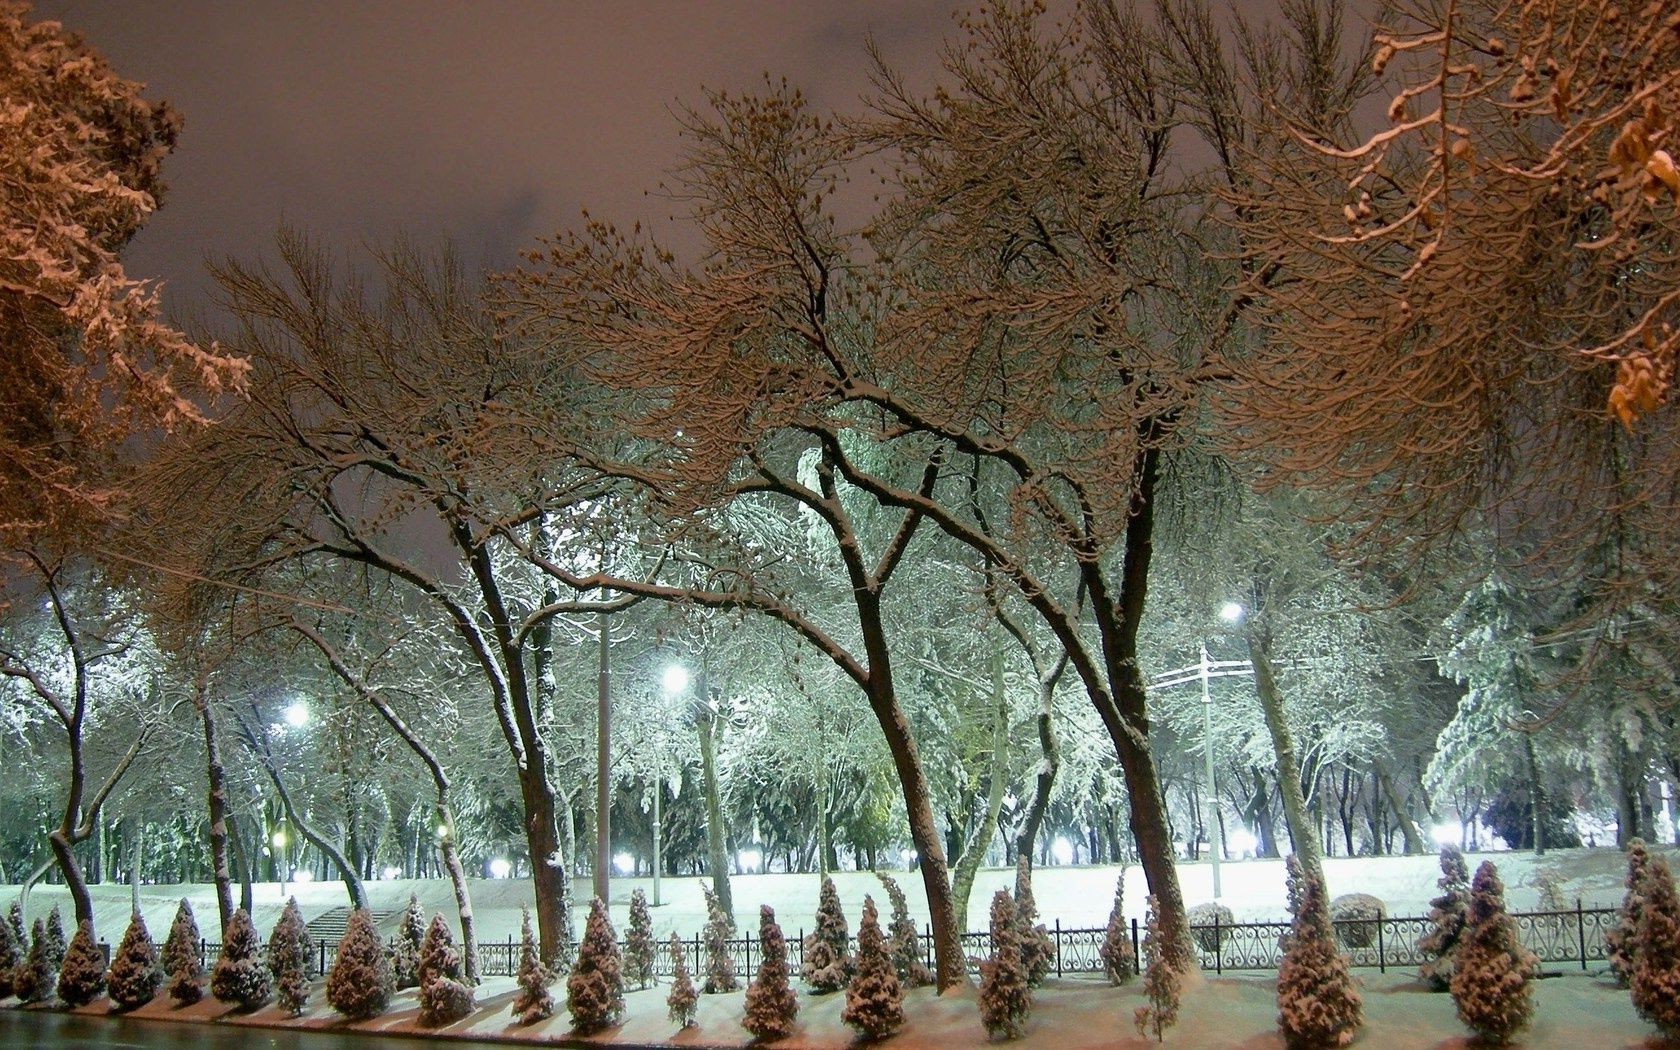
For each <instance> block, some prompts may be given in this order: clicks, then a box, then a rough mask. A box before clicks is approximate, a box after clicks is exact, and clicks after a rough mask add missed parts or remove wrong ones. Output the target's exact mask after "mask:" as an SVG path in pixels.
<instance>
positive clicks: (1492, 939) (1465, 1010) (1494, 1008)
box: [1451, 861, 1537, 1044]
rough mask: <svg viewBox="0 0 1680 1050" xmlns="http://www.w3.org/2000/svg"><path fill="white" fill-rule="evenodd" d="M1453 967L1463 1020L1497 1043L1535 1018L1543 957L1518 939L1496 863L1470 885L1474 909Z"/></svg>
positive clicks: (1455, 994)
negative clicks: (1538, 973) (1536, 977)
mask: <svg viewBox="0 0 1680 1050" xmlns="http://www.w3.org/2000/svg"><path fill="white" fill-rule="evenodd" d="M1462 941H1463V943H1462V944H1460V946H1459V949H1458V961H1457V962H1456V963H1455V964H1454V966H1453V975H1452V982H1451V988H1452V997H1453V1003H1454V1004H1455V1005H1456V1006H1457V1007H1458V1019H1459V1020H1460V1021H1463V1022H1464V1023H1465V1024H1466V1025H1468V1026H1469V1027H1471V1028H1473V1029H1475V1031H1476V1032H1477V1034H1478V1035H1480V1036H1481V1037H1482V1038H1483V1039H1485V1040H1487V1041H1488V1042H1491V1043H1495V1044H1503V1043H1508V1042H1510V1040H1511V1037H1512V1036H1513V1035H1515V1034H1516V1033H1517V1032H1518V1031H1520V1030H1522V1028H1523V1027H1524V1026H1526V1025H1527V1024H1528V1022H1529V1019H1530V1018H1531V1017H1533V1016H1534V987H1533V977H1534V971H1535V966H1536V965H1537V960H1536V959H1535V957H1534V953H1533V952H1530V951H1529V950H1528V949H1526V948H1524V947H1523V946H1522V944H1521V942H1520V941H1518V939H1517V924H1516V923H1515V922H1513V921H1512V919H1511V916H1510V915H1508V914H1506V912H1505V887H1504V885H1503V884H1502V883H1501V882H1500V881H1499V872H1498V870H1497V869H1495V868H1494V866H1493V863H1492V862H1491V861H1483V862H1482V865H1481V867H1479V868H1477V869H1476V878H1475V880H1474V881H1473V882H1471V884H1470V912H1469V918H1468V922H1467V925H1466V927H1465V930H1464V936H1463V939H1462Z"/></svg>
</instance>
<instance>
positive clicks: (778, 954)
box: [741, 905, 799, 1039]
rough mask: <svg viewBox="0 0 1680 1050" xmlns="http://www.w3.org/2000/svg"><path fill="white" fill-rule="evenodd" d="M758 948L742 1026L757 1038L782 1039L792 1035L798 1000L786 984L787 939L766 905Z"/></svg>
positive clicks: (760, 914) (761, 914)
mask: <svg viewBox="0 0 1680 1050" xmlns="http://www.w3.org/2000/svg"><path fill="white" fill-rule="evenodd" d="M758 946H759V949H760V951H761V961H760V962H759V964H758V976H757V977H755V978H754V979H753V982H752V983H751V984H749V985H748V986H747V1002H746V1012H745V1014H744V1015H743V1016H742V1018H741V1027H743V1028H745V1029H746V1030H747V1031H749V1032H751V1033H752V1034H753V1036H754V1037H755V1038H758V1039H782V1038H785V1037H787V1036H788V1035H790V1034H792V1032H793V1025H794V1020H795V1019H796V1018H797V1017H798V1016H799V999H798V997H797V996H795V995H794V993H793V986H792V985H791V984H790V982H789V974H788V961H787V940H786V939H785V938H784V937H783V936H782V928H781V927H780V926H778V925H777V924H776V913H775V912H774V911H771V910H770V907H769V906H768V905H764V906H762V907H760V908H759V909H758Z"/></svg>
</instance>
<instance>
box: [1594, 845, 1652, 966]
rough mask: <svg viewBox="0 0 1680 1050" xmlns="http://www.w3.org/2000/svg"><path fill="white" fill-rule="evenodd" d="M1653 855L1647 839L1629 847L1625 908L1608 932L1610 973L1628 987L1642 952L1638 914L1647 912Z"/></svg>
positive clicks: (1605, 940) (1605, 941)
mask: <svg viewBox="0 0 1680 1050" xmlns="http://www.w3.org/2000/svg"><path fill="white" fill-rule="evenodd" d="M1650 863H1651V855H1650V853H1649V852H1648V851H1647V850H1646V848H1645V840H1644V839H1634V840H1633V841H1632V842H1629V843H1628V847H1627V880H1626V883H1625V885H1626V886H1627V893H1625V894H1624V895H1623V896H1622V910H1621V913H1620V914H1619V915H1618V916H1617V917H1616V926H1615V928H1614V929H1611V930H1607V931H1605V934H1604V957H1605V959H1606V960H1608V961H1609V963H1610V973H1611V974H1612V975H1614V976H1615V978H1616V983H1617V984H1620V985H1622V986H1623V987H1626V986H1627V983H1628V981H1629V980H1630V979H1631V978H1632V976H1633V968H1634V963H1635V960H1636V959H1637V958H1638V954H1639V917H1640V915H1642V914H1643V913H1644V911H1645V870H1646V868H1648V867H1649V866H1650Z"/></svg>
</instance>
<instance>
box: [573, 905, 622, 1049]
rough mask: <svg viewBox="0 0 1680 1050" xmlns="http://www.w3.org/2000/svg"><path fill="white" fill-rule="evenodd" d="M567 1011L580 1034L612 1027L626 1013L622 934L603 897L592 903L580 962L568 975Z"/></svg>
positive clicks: (579, 955)
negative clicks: (621, 960) (615, 930)
mask: <svg viewBox="0 0 1680 1050" xmlns="http://www.w3.org/2000/svg"><path fill="white" fill-rule="evenodd" d="M566 1011H567V1012H568V1013H570V1014H571V1015H572V1028H573V1029H574V1030H576V1031H577V1032H578V1033H579V1034H580V1035H588V1034H590V1033H591V1032H599V1031H600V1030H601V1029H603V1028H610V1027H611V1026H613V1025H615V1024H617V1023H618V1022H619V1018H621V1017H623V1016H624V978H623V976H622V975H621V973H620V960H619V956H618V934H617V933H615V932H614V931H613V927H612V923H611V922H610V921H609V920H608V919H607V906H606V905H605V904H604V903H602V901H601V898H599V897H596V898H595V899H594V900H593V901H592V902H590V905H589V924H588V925H587V926H585V927H584V930H583V943H582V944H580V945H579V946H578V958H577V965H576V966H574V967H572V973H571V976H570V977H567V978H566Z"/></svg>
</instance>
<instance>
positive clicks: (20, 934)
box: [6, 900, 29, 955]
mask: <svg viewBox="0 0 1680 1050" xmlns="http://www.w3.org/2000/svg"><path fill="white" fill-rule="evenodd" d="M6 925H8V926H10V927H11V928H12V939H13V940H15V941H17V946H18V954H19V955H22V954H23V953H24V952H26V951H28V950H29V927H28V925H26V924H25V923H24V921H23V902H22V901H21V900H14V901H12V906H11V907H10V908H7V909H6Z"/></svg>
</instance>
